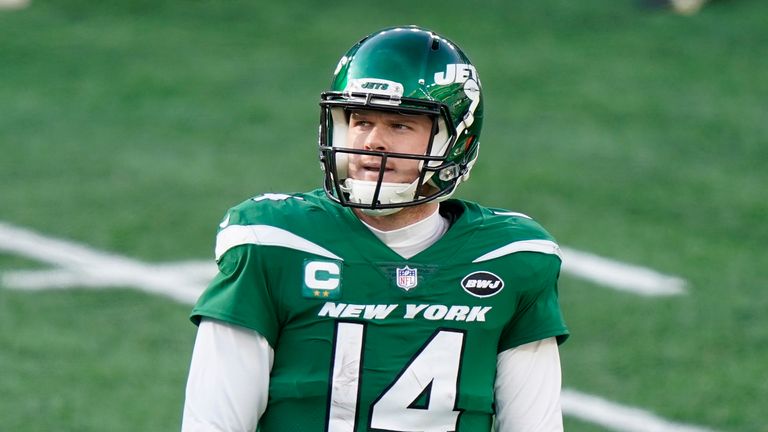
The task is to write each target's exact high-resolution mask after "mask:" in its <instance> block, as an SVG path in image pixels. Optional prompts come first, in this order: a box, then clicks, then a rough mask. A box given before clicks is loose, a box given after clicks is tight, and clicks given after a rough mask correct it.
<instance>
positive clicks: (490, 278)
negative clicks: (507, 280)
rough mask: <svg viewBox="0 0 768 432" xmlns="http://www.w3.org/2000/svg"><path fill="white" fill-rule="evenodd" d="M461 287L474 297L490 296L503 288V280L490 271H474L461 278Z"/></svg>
mask: <svg viewBox="0 0 768 432" xmlns="http://www.w3.org/2000/svg"><path fill="white" fill-rule="evenodd" d="M461 287H462V288H464V291H466V292H468V293H469V294H471V295H473V296H475V297H490V296H493V295H496V294H498V293H499V292H500V291H501V289H502V288H504V281H503V280H501V278H500V277H498V276H496V275H495V274H493V273H491V272H486V271H476V272H474V273H470V274H468V275H466V276H465V277H464V279H462V280H461Z"/></svg>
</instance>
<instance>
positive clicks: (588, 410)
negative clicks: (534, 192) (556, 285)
mask: <svg viewBox="0 0 768 432" xmlns="http://www.w3.org/2000/svg"><path fill="white" fill-rule="evenodd" d="M0 252H6V253H9V254H12V255H18V256H22V257H25V258H29V259H32V260H35V261H39V262H43V263H46V264H50V265H52V266H54V267H55V268H54V269H50V270H19V271H10V272H5V273H3V274H0V284H1V285H2V286H5V287H8V288H16V289H26V290H39V289H62V288H72V287H80V288H95V289H104V288H110V287H125V288H138V289H140V290H143V291H147V292H151V293H154V294H159V295H164V296H166V297H170V298H172V299H174V300H177V301H180V302H182V303H186V304H192V303H194V302H195V300H196V299H197V297H198V296H199V295H200V293H201V292H202V291H203V290H204V289H205V286H206V284H207V283H208V281H209V280H210V279H211V278H212V277H213V276H214V275H215V273H216V266H215V265H214V264H213V263H212V262H209V261H188V262H178V263H171V264H148V263H144V262H141V261H138V260H134V259H130V258H127V257H123V256H120V255H116V254H113V253H108V252H103V251H99V250H96V249H93V248H91V247H88V246H85V245H81V244H77V243H73V242H69V241H65V240H60V239H54V238H51V237H47V236H44V235H41V234H38V233H36V232H33V231H30V230H28V229H25V228H19V227H16V226H13V225H10V224H6V223H3V222H0ZM563 252H564V255H565V261H566V264H565V265H564V267H563V271H564V272H566V273H570V274H571V275H573V276H574V277H580V278H584V279H587V280H590V281H592V282H596V283H599V284H601V285H606V286H609V287H612V288H614V289H619V290H622V291H630V292H634V293H636V294H641V295H670V294H680V293H681V292H682V286H683V284H684V282H683V281H682V280H681V279H679V278H676V277H672V276H665V275H661V274H659V273H656V272H654V271H652V270H649V269H644V268H642V267H636V266H631V265H628V264H623V263H619V262H616V261H612V260H608V259H606V258H601V257H597V256H595V255H591V254H587V253H585V252H579V251H575V250H569V249H564V250H563ZM659 286H664V287H665V288H661V289H660V288H659ZM654 287H655V288H654ZM670 287H677V288H670ZM562 402H563V412H564V414H566V415H569V416H573V417H576V418H579V419H582V420H584V421H587V422H590V423H595V424H599V425H601V426H603V427H605V428H607V429H608V430H612V431H617V432H711V431H709V430H707V429H701V428H698V427H695V426H688V425H684V424H676V423H672V422H668V421H666V420H664V419H662V418H659V417H657V416H655V415H654V414H652V413H650V412H647V411H643V410H640V409H637V408H632V407H625V406H622V405H619V404H616V403H614V402H610V401H607V400H604V399H601V398H599V397H596V396H590V395H586V394H583V393H579V392H576V391H573V390H564V391H563V400H562Z"/></svg>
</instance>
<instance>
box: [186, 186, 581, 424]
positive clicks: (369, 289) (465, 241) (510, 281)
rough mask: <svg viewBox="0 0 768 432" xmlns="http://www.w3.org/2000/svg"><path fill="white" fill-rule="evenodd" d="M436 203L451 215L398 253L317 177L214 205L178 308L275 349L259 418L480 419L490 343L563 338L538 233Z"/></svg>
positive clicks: (493, 347) (549, 251) (553, 274)
mask: <svg viewBox="0 0 768 432" xmlns="http://www.w3.org/2000/svg"><path fill="white" fill-rule="evenodd" d="M440 212H441V214H442V215H443V216H444V217H446V218H447V219H448V220H449V221H450V222H451V225H450V228H449V229H448V231H447V232H446V233H445V234H444V235H443V236H442V237H441V238H440V239H439V240H438V241H437V242H436V243H435V244H433V245H432V246H430V247H429V248H427V249H426V250H424V251H422V252H420V253H419V254H417V255H415V256H413V257H411V258H409V259H405V258H403V257H401V256H400V255H398V254H396V253H395V252H394V251H392V250H391V249H390V248H389V247H387V246H386V245H385V244H383V243H382V242H381V241H380V240H379V239H378V238H377V237H376V236H375V235H374V234H373V233H372V232H371V231H370V230H369V229H368V228H367V227H366V226H365V225H363V224H362V222H360V220H359V219H358V218H357V217H356V216H355V215H354V213H353V212H352V211H351V210H350V209H349V208H347V207H342V206H340V205H338V204H336V203H334V202H332V201H330V200H329V199H327V198H326V197H325V195H324V193H323V192H322V191H320V190H318V191H313V192H310V193H306V194H295V195H282V194H266V195H262V196H259V197H256V198H253V199H251V200H248V201H246V202H244V203H242V204H240V205H239V206H237V207H234V208H233V209H231V210H230V211H229V212H228V213H227V215H226V217H225V219H224V221H223V222H222V223H221V225H220V227H221V228H220V230H219V233H218V236H217V242H216V258H217V262H218V265H219V274H218V275H217V276H216V277H215V279H214V280H213V282H212V283H211V285H210V287H209V288H208V289H207V290H206V292H205V293H204V294H203V295H202V296H201V297H200V299H199V301H198V303H197V305H196V306H195V308H194V310H193V312H192V320H193V322H195V323H199V321H200V319H201V318H202V317H210V318H214V319H217V320H222V321H226V322H229V323H233V324H236V325H239V326H243V327H247V328H250V329H253V330H256V331H257V332H259V333H260V334H261V335H263V336H264V337H265V338H266V339H267V341H268V342H269V344H270V345H271V346H272V348H273V349H274V352H275V357H274V364H273V367H272V372H271V376H270V383H269V400H268V404H267V409H266V411H265V413H264V415H263V416H262V417H261V420H260V422H259V430H260V431H262V432H275V431H280V432H283V431H292V432H294V431H295V432H300V431H312V432H318V431H326V432H361V431H402V432H405V431H430V432H438V431H443V432H447V431H482V430H486V431H488V430H490V428H491V418H492V415H493V402H494V395H493V389H494V379H495V375H496V356H497V354H498V353H499V352H501V351H504V350H506V349H509V348H513V347H516V346H518V345H522V344H525V343H528V342H533V341H536V340H540V339H544V338H549V337H553V336H555V337H558V340H559V341H560V342H562V341H563V340H565V338H566V337H567V335H568V330H567V328H566V326H565V324H564V322H563V318H562V314H561V311H560V307H559V305H558V293H557V278H558V274H559V269H560V254H559V248H558V246H557V244H556V243H555V242H554V240H553V239H552V237H551V236H550V235H549V234H548V233H547V232H546V231H544V229H542V228H541V226H539V225H538V224H537V223H536V222H534V221H533V220H531V219H530V218H528V217H527V216H524V215H521V214H519V213H512V212H507V211H502V210H498V209H495V210H494V209H489V208H484V207H481V206H479V205H477V204H474V203H471V202H467V201H461V200H447V201H445V202H442V203H441V204H440Z"/></svg>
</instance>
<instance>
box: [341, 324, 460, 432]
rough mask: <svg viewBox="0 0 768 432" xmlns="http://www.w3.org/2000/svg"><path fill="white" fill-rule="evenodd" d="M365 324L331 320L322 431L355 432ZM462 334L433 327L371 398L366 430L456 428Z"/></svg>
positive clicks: (437, 430) (427, 431)
mask: <svg viewBox="0 0 768 432" xmlns="http://www.w3.org/2000/svg"><path fill="white" fill-rule="evenodd" d="M364 341H365V325H364V324H360V323H350V322H338V323H336V336H335V340H334V353H333V364H332V382H331V388H330V392H329V397H328V405H329V406H328V424H327V427H326V432H355V428H356V425H357V410H358V408H359V407H358V406H357V404H358V400H359V392H360V389H359V386H360V380H361V378H362V377H361V374H360V370H361V367H362V362H363V344H364ZM463 347H464V333H463V332H461V331H458V330H446V329H443V330H438V331H436V332H435V333H434V334H433V335H432V337H430V338H429V340H427V342H425V343H424V345H422V347H421V348H420V349H419V350H418V351H417V352H416V354H414V356H413V357H412V358H411V360H410V361H409V362H408V364H407V365H406V366H405V367H404V368H403V370H402V371H401V372H400V374H399V375H398V377H397V378H396V379H395V381H394V382H393V383H392V384H391V385H390V386H389V387H388V388H386V389H385V390H384V391H383V392H382V394H381V395H379V397H378V398H377V399H376V400H375V401H374V402H373V405H372V407H371V412H370V428H372V429H380V430H386V431H393V432H412V431H424V432H450V431H455V430H456V426H457V423H458V421H459V414H461V410H457V409H456V394H457V393H458V384H459V369H460V367H461V355H462V351H463Z"/></svg>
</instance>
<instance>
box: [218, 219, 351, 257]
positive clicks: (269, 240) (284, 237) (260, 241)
mask: <svg viewBox="0 0 768 432" xmlns="http://www.w3.org/2000/svg"><path fill="white" fill-rule="evenodd" d="M244 244H255V245H261V246H280V247H285V248H289V249H296V250H300V251H303V252H309V253H312V254H315V255H320V256H323V257H326V258H331V259H337V260H339V261H344V260H343V259H342V258H341V257H339V256H338V255H336V254H334V253H333V252H331V251H329V250H328V249H325V248H324V247H322V246H320V245H317V244H315V243H312V242H311V241H309V240H307V239H305V238H303V237H300V236H297V235H296V234H294V233H292V232H290V231H286V230H284V229H282V228H278V227H273V226H271V225H230V226H228V227H226V228H224V229H223V230H221V231H219V234H218V235H217V236H216V261H218V260H219V259H221V256H222V255H224V253H225V252H227V251H228V250H230V249H232V248H233V247H235V246H240V245H244Z"/></svg>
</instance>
